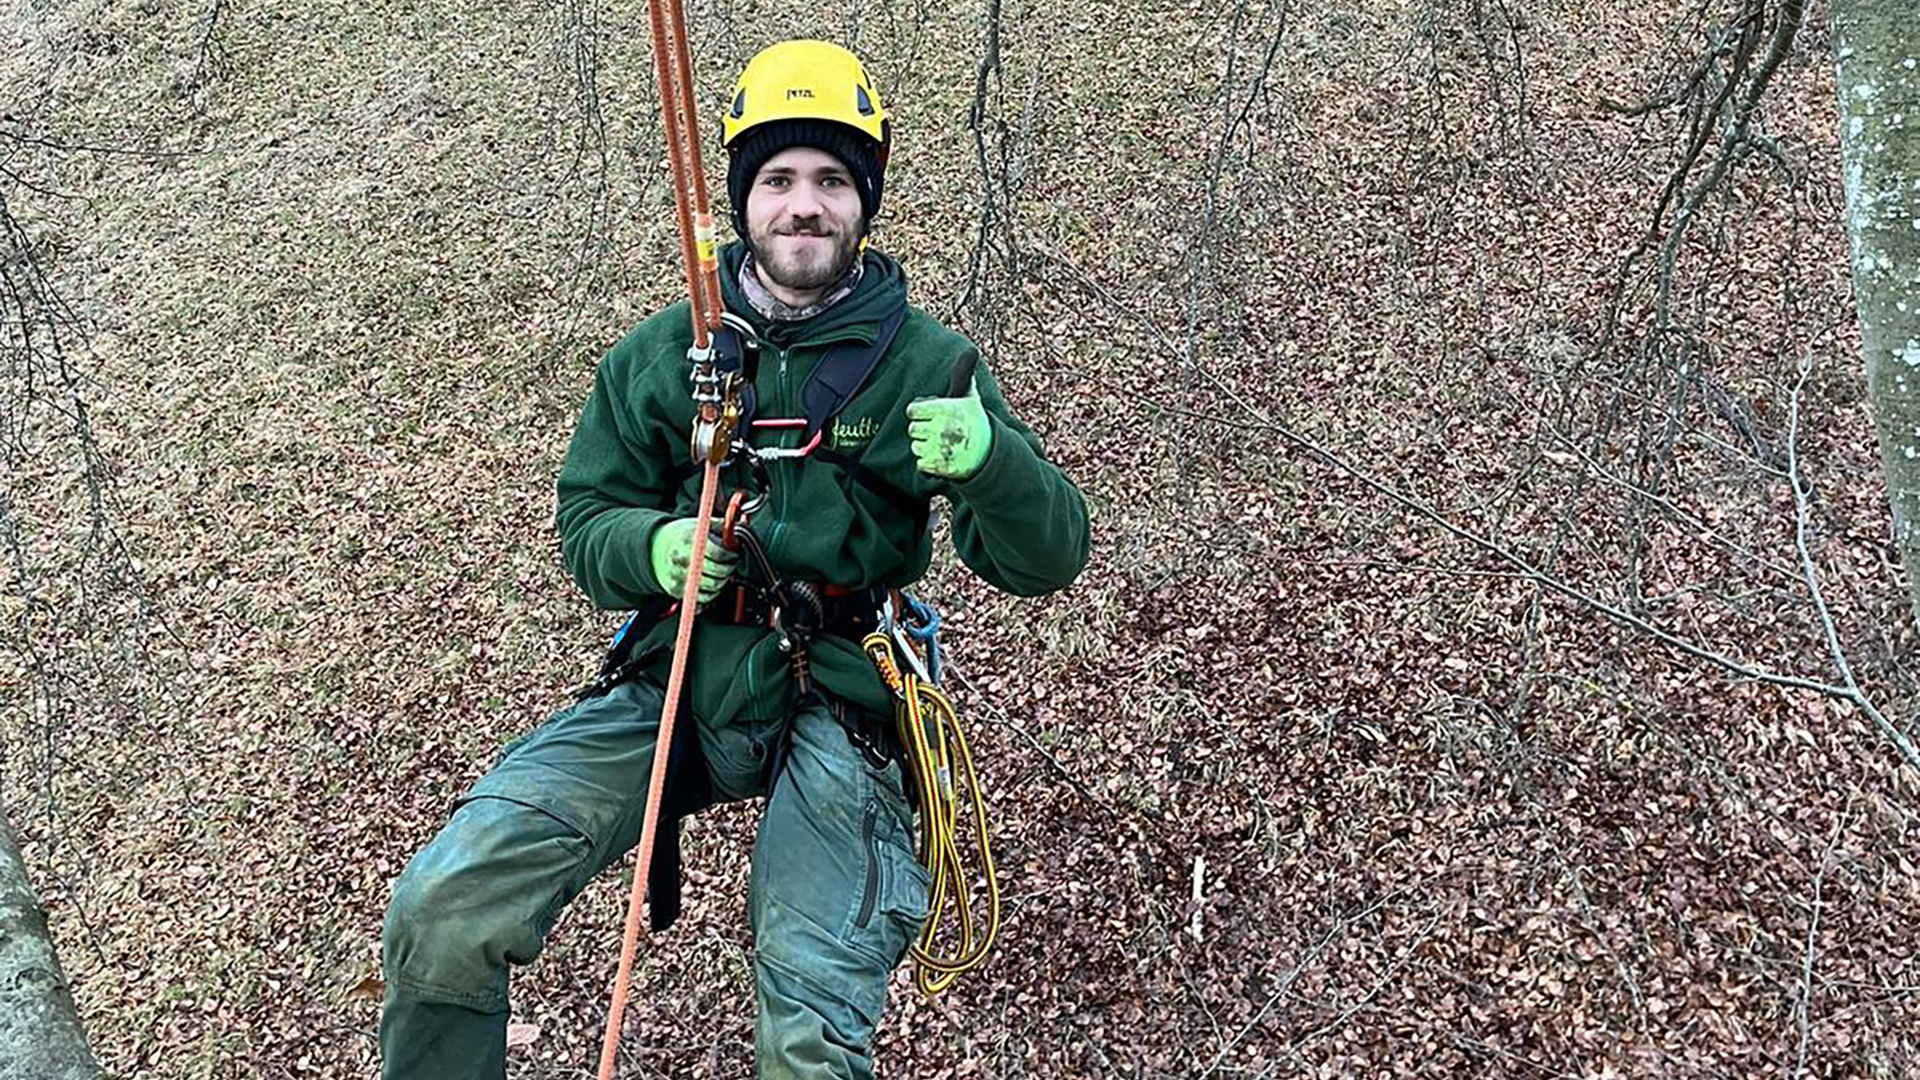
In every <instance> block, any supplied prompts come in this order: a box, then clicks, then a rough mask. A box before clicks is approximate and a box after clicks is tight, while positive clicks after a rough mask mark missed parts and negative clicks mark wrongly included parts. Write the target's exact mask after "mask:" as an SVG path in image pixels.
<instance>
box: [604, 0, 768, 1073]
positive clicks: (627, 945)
mask: <svg viewBox="0 0 1920 1080" xmlns="http://www.w3.org/2000/svg"><path fill="white" fill-rule="evenodd" d="M647 15H648V17H649V21H650V22H651V24H652V28H653V66H654V72H655V74H656V75H658V76H659V80H660V109H661V112H662V114H663V118H664V127H665V130H666V137H667V159H668V161H669V163H670V165H671V167H672V170H673V195H674V200H673V207H674V216H675V218H676V219H677V220H678V222H679V226H680V253H681V256H682V258H683V261H684V262H685V264H686V271H687V294H688V296H689V298H690V299H691V300H692V303H693V347H692V348H690V349H688V350H687V359H688V360H689V361H690V362H691V363H692V365H693V401H694V408H695V410H696V412H695V417H694V422H693V436H692V445H691V450H692V452H693V459H694V461H695V462H697V463H698V464H699V465H700V466H701V470H702V473H703V474H704V475H703V479H702V481H701V486H700V504H699V509H698V511H697V514H696V517H695V519H694V529H693V551H692V552H691V555H690V559H689V562H688V565H689V566H694V567H698V566H700V565H702V560H703V559H705V558H706V547H707V533H708V531H709V530H710V529H711V528H712V527H713V499H714V493H715V491H717V490H718V488H719V477H720V464H721V462H722V461H723V460H725V458H726V455H727V448H728V446H729V445H730V444H731V442H732V439H733V426H734V424H735V423H736V422H737V420H738V417H739V393H738V385H737V383H735V382H734V380H733V379H732V378H728V379H723V378H722V376H721V375H720V373H719V372H718V370H717V369H716V368H715V366H714V355H713V353H714V348H713V335H714V332H715V331H716V330H718V329H719V327H720V319H721V316H722V314H723V312H722V310H721V301H720V272H719V264H718V262H717V261H716V259H715V253H714V228H713V214H712V212H711V211H710V210H709V208H708V203H707V188H706V173H705V171H704V168H703V166H702V164H701V161H700V136H699V124H698V122H697V118H696V116H695V114H694V109H693V100H694V95H693V70H692V64H691V62H690V61H689V59H688V53H687V24H686V16H685V13H684V11H683V10H682V9H681V3H680V0H648V3H647ZM699 599H700V575H699V573H698V572H695V573H690V574H688V575H687V585H686V589H685V591H684V592H683V593H682V595H681V597H680V623H679V629H678V632H677V633H676V635H675V637H674V642H673V666H672V667H671V668H670V669H669V674H668V677H667V697H666V704H665V707H664V708H663V709H662V710H661V713H660V731H659V734H658V735H657V736H656V738H655V740H654V744H653V771H652V775H651V776H650V777H649V778H648V782H647V808H646V813H645V817H644V818H643V819H642V823H641V827H640V844H639V847H638V849H637V850H638V851H639V866H638V867H636V868H635V870H634V874H633V892H632V895H631V896H630V897H629V898H628V901H627V922H626V928H625V931H624V933H623V935H622V940H621V945H620V969H619V972H618V973H617V974H616V975H615V976H614V981H613V1003H612V1005H611V1007H610V1008H609V1009H608V1011H607V1029H606V1034H605V1037H604V1038H603V1039H602V1040H601V1043H600V1071H599V1080H612V1077H613V1062H614V1055H615V1052H616V1051H617V1050H618V1048H619V1044H620V1024H621V1018H622V1016H623V1014H624V1013H625V1012H626V1006H627V988H628V985H629V983H630V981H631V979H632V976H633V955H634V951H635V948H636V946H637V945H638V944H639V940H640V912H641V908H642V906H643V905H644V903H645V900H646V891H647V870H648V863H649V862H650V861H651V856H652V854H653V838H654V832H655V830H656V828H657V826H658V823H659V809H660V798H661V794H662V792H663V791H664V790H665V788H666V778H667V759H668V758H669V757H670V756H671V755H670V754H669V753H668V748H669V747H671V746H672V745H673V722H674V715H675V713H676V712H678V711H679V705H680V696H681V695H680V687H681V684H682V683H683V682H684V681H685V679H686V671H687V646H688V642H689V641H690V640H691V639H692V637H693V617H694V614H695V609H696V608H697V607H698V606H699Z"/></svg>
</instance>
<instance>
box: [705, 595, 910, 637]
mask: <svg viewBox="0 0 1920 1080" xmlns="http://www.w3.org/2000/svg"><path fill="white" fill-rule="evenodd" d="M789 588H802V589H813V590H816V595H817V596H818V597H819V604H820V610H821V616H822V617H821V620H820V626H819V632H820V633H824V634H832V635H834V636H836V637H844V638H852V639H853V640H855V641H858V640H860V639H861V638H863V637H865V636H866V635H868V634H871V633H873V632H874V630H876V629H878V628H879V625H880V609H881V607H882V606H883V605H884V604H885V603H886V602H887V596H888V593H889V592H890V591H891V590H889V589H888V588H887V587H886V586H884V585H875V586H873V587H872V588H868V589H849V588H847V587H846V586H843V585H827V584H811V583H801V584H799V585H795V586H789ZM783 606H786V605H783V604H782V603H781V598H780V595H779V594H778V593H777V592H775V591H774V590H773V589H769V588H766V587H764V586H759V585H748V584H743V583H741V582H737V581H736V582H731V583H729V584H728V585H727V586H726V588H724V589H722V590H720V595H718V596H716V597H714V598H713V599H712V600H711V601H710V602H708V604H707V605H706V606H705V607H704V608H702V609H701V610H700V617H701V618H702V619H704V620H705V621H707V622H711V623H717V624H719V625H722V626H767V627H771V626H773V625H774V614H775V613H776V611H778V610H780V609H781V608H782V607H783ZM793 617H794V616H793V615H791V614H790V615H789V616H788V619H789V621H791V620H792V618H793Z"/></svg>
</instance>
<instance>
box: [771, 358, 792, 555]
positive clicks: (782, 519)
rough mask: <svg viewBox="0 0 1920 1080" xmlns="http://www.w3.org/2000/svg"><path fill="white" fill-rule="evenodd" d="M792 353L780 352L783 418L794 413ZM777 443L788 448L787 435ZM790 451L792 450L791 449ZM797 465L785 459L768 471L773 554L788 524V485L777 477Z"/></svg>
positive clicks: (781, 435) (782, 435)
mask: <svg viewBox="0 0 1920 1080" xmlns="http://www.w3.org/2000/svg"><path fill="white" fill-rule="evenodd" d="M791 352H792V350H790V349H781V350H780V408H781V412H780V415H781V416H792V415H793V412H794V404H793V388H792V386H791V385H790V384H789V383H788V381H787V357H788V356H789V355H790V353H791ZM775 441H776V442H777V443H778V444H779V445H780V446H782V447H786V446H787V436H786V433H785V432H784V431H783V432H781V434H780V436H779V438H778V439H777V440H775ZM795 445H798V444H797V443H796V444H795ZM789 449H791V448H790V447H789ZM795 464H796V463H795V462H794V461H793V460H792V459H791V458H788V459H783V460H780V461H777V462H774V465H773V468H771V469H769V470H767V483H768V485H769V486H771V487H772V488H773V528H772V529H769V530H768V531H767V549H768V551H769V552H771V551H772V549H773V546H774V545H775V544H776V543H778V542H779V539H780V529H781V527H782V526H784V525H785V524H786V523H787V485H785V484H781V483H777V482H776V481H775V477H777V476H779V475H781V474H783V473H785V472H786V471H787V470H788V469H790V468H793V467H794V466H795Z"/></svg>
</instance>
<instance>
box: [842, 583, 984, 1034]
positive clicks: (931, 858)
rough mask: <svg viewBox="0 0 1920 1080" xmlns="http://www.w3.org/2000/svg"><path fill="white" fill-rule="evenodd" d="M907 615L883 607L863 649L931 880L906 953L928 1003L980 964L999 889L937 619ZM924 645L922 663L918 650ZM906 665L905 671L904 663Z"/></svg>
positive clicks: (908, 607) (925, 613) (908, 609)
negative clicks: (980, 909)
mask: <svg viewBox="0 0 1920 1080" xmlns="http://www.w3.org/2000/svg"><path fill="white" fill-rule="evenodd" d="M902 599H903V600H904V604H905V609H904V610H902V609H901V607H899V606H897V605H894V604H889V606H888V608H887V610H886V612H885V616H884V618H883V619H882V623H881V628H880V629H878V630H875V631H874V632H873V633H871V634H868V635H867V636H866V638H865V639H863V640H862V641H861V643H860V647H861V648H862V649H864V650H865V651H866V654H867V656H868V658H869V659H871V660H872V661H873V664H874V667H875V668H876V669H878V670H879V672H880V677H881V678H882V679H883V680H885V682H886V684H887V687H888V689H890V690H892V691H893V697H894V719H895V723H896V725H897V727H898V732H899V739H900V747H901V755H900V767H901V770H902V772H903V773H904V774H905V776H906V779H907V783H908V785H909V787H910V789H911V790H912V791H913V792H914V794H915V796H916V797H917V800H918V802H919V807H920V837H919V841H918V843H917V845H916V850H917V853H918V855H919V857H920V862H921V864H922V865H923V866H925V867H926V868H927V872H928V873H929V874H930V875H931V877H932V884H931V886H930V887H929V889H928V892H927V921H926V924H925V925H924V926H923V927H922V928H921V930H920V937H919V939H918V940H917V941H915V942H914V943H913V945H911V946H909V947H908V950H907V951H908V955H910V956H911V957H912V958H913V964H914V970H913V981H914V985H916V986H918V987H919V988H920V992H921V993H923V994H927V995H929V996H931V995H933V994H938V993H939V992H941V991H942V990H945V989H946V988H947V987H949V986H951V985H953V981H954V979H956V978H958V977H959V976H960V975H962V974H963V973H965V972H968V971H971V970H973V969H974V968H975V967H978V966H979V965H980V962H981V961H982V960H984V959H985V958H986V955H987V950H988V949H990V948H992V947H993V939H994V936H995V935H996V934H998V933H999V930H1000V883H999V878H998V876H997V875H996V874H995V872H994V867H993V850H992V847H991V846H990V845H989V843H988V841H987V808H986V803H985V800H984V799H983V798H982V797H981V793H980V777H979V774H978V773H977V772H975V770H974V767H973V753H972V751H971V750H969V749H968V747H967V737H966V734H965V732H963V731H962V730H961V728H960V720H959V717H958V716H957V715H956V714H955V712H954V708H953V701H952V700H951V699H950V698H948V697H947V694H946V691H945V690H943V689H941V687H940V685H939V681H938V678H937V675H936V674H935V673H937V672H938V671H939V668H940V649H939V645H938V644H937V642H936V640H935V638H934V632H935V631H936V630H937V629H938V627H939V619H938V618H937V617H936V616H934V614H933V612H932V610H931V609H930V608H928V607H926V606H925V605H923V604H921V603H920V602H919V601H917V600H913V599H912V598H908V597H903V598H902ZM921 643H924V645H925V648H926V657H927V658H926V660H924V661H922V660H921V659H920V649H919V648H918V647H916V646H917V645H918V644H921ZM902 658H904V659H905V660H906V664H907V666H906V668H905V669H904V670H903V669H902V667H901V660H902ZM963 802H964V803H965V809H966V812H967V816H968V817H969V818H971V820H972V827H973V828H972V831H973V841H974V843H973V847H974V853H975V854H977V855H978V857H979V873H980V876H981V880H982V885H983V887H982V890H981V891H982V893H983V894H984V899H985V903H986V915H985V919H984V920H983V922H982V923H981V924H980V925H978V926H976V924H975V916H974V910H973V903H972V891H971V889H970V888H969V885H970V882H969V881H968V878H967V872H966V866H965V863H964V862H963V860H962V858H961V844H960V840H959V835H960V816H961V812H962V805H961V804H962V803H963ZM949 910H951V912H952V921H953V923H954V929H955V933H956V934H957V935H958V941H956V942H955V943H954V945H953V947H952V948H951V949H948V950H944V951H943V950H942V949H941V948H940V943H939V938H940V934H941V931H942V929H943V928H944V927H945V926H946V925H947V923H948V919H949V915H948V912H949Z"/></svg>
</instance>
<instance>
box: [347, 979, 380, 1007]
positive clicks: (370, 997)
mask: <svg viewBox="0 0 1920 1080" xmlns="http://www.w3.org/2000/svg"><path fill="white" fill-rule="evenodd" d="M386 996H387V984H386V983H385V982H384V981H382V980H381V978H380V976H378V975H369V976H367V977H366V978H364V979H361V980H360V983H359V985H357V986H355V987H354V988H353V989H351V990H349V991H347V1000H348V1001H379V1000H380V999H381V998H384V997H386Z"/></svg>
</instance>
